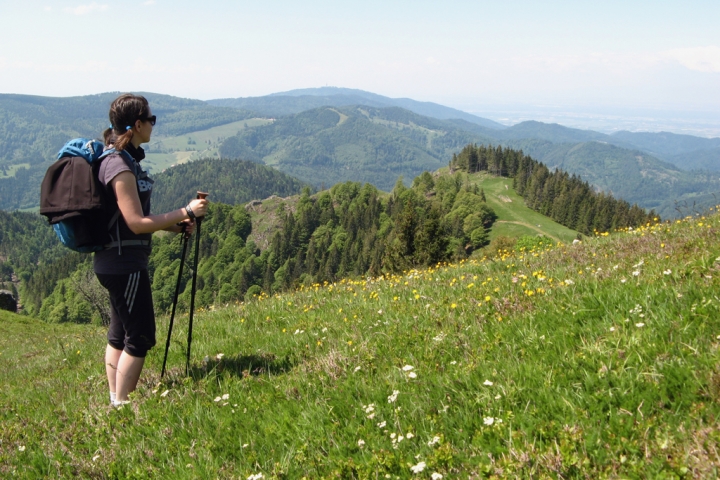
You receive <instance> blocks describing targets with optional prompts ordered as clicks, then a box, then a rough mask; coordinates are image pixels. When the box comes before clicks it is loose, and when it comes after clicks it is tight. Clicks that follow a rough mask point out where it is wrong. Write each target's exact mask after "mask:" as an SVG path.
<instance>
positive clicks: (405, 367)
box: [402, 365, 415, 372]
mask: <svg viewBox="0 0 720 480" xmlns="http://www.w3.org/2000/svg"><path fill="white" fill-rule="evenodd" d="M413 368H415V367H413V366H412V365H405V366H404V367H403V368H402V369H403V371H404V372H409V371H410V370H412V369H413Z"/></svg>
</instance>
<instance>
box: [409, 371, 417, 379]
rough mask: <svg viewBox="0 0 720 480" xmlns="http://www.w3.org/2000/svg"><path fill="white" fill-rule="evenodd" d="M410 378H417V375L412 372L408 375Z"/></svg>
mask: <svg viewBox="0 0 720 480" xmlns="http://www.w3.org/2000/svg"><path fill="white" fill-rule="evenodd" d="M408 377H410V378H417V373H415V372H410V373H408Z"/></svg>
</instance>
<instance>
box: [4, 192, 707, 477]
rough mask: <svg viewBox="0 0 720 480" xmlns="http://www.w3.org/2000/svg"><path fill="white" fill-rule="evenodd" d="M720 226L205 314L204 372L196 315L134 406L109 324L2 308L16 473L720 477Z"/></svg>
mask: <svg viewBox="0 0 720 480" xmlns="http://www.w3.org/2000/svg"><path fill="white" fill-rule="evenodd" d="M486 194H487V193H486ZM719 233H720V216H718V215H717V214H712V215H710V216H707V217H694V218H688V219H686V220H683V221H679V222H678V223H674V224H661V225H654V226H647V227H645V228H642V229H638V230H635V231H632V232H625V233H617V234H613V235H610V236H609V237H599V238H594V239H588V240H587V241H585V242H584V243H582V244H579V245H562V246H557V247H555V248H552V249H547V250H542V251H531V252H524V253H515V254H509V253H508V254H505V255H502V256H501V257H498V258H494V259H484V260H476V261H467V262H463V263H461V264H458V265H438V266H437V267H433V268H430V269H427V270H423V271H411V272H406V274H404V275H401V276H391V277H383V278H376V279H366V280H362V281H356V282H353V281H344V282H340V283H338V284H333V285H316V286H313V287H311V288H306V289H304V290H302V291H298V292H294V293H292V294H287V295H281V296H277V297H272V298H265V297H263V298H259V299H257V300H256V301H253V302H249V303H246V304H239V305H230V306H227V307H226V308H223V309H220V310H218V311H204V312H198V315H197V316H196V321H195V328H194V336H193V354H192V356H193V362H192V371H191V376H190V377H189V378H187V377H185V375H184V371H183V370H184V369H183V368H182V367H183V366H184V355H185V351H184V345H185V338H186V333H187V332H186V331H184V329H185V326H186V323H187V322H186V319H185V318H182V317H181V318H180V319H179V320H178V321H177V322H178V323H176V329H175V332H174V339H173V343H172V346H171V354H170V358H169V365H170V366H171V370H170V374H169V376H168V377H166V379H165V382H163V383H160V382H159V371H160V366H161V363H162V356H163V349H162V348H161V347H157V348H156V349H154V350H153V351H151V353H150V355H149V356H148V359H147V363H146V371H145V374H144V375H143V379H142V381H141V385H140V386H139V389H138V391H137V392H136V393H135V394H134V396H133V403H132V404H131V405H129V406H125V407H123V408H121V409H119V410H114V409H111V408H109V407H108V406H107V402H108V400H107V391H106V390H107V387H106V385H105V379H104V367H103V365H102V352H103V350H104V332H103V331H102V330H100V329H97V328H93V327H82V326H69V325H46V324H43V323H40V322H34V321H31V320H28V319H18V317H17V316H6V315H3V316H2V317H0V320H1V321H0V352H1V354H0V372H2V373H0V379H1V380H2V385H3V388H2V389H0V475H2V476H7V477H9V476H12V475H15V476H19V477H24V478H35V477H45V476H52V477H62V478H70V477H78V476H80V477H101V478H103V477H122V478H128V477H133V478H144V477H157V478H160V477H164V478H216V477H218V478H243V479H245V478H248V477H250V476H251V475H259V474H262V475H263V478H301V477H306V478H387V476H389V478H411V477H412V478H440V477H438V475H443V478H455V477H463V478H464V477H471V478H474V477H481V476H483V477H484V476H488V477H490V476H495V477H526V478H538V477H562V478H608V477H610V478H655V477H658V478H676V477H694V478H715V477H717V476H718V473H719V470H720V458H719V457H718V451H719V449H720V427H718V414H720V402H719V400H720V298H718V293H717V292H718V288H719V287H720V243H719V242H718V234H719ZM166 330H167V321H166V319H160V322H159V327H158V333H159V335H158V345H164V332H166ZM433 474H435V476H434V477H431V476H432V475H433ZM253 478H260V477H257V476H255V477H253Z"/></svg>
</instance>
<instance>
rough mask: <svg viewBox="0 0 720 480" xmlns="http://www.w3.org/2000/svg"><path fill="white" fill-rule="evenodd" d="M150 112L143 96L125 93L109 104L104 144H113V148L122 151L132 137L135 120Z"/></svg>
mask: <svg viewBox="0 0 720 480" xmlns="http://www.w3.org/2000/svg"><path fill="white" fill-rule="evenodd" d="M148 113H150V105H149V104H148V101H147V99H146V98H145V97H143V96H140V95H133V94H132V93H125V94H123V95H120V96H119V97H118V98H116V99H115V100H114V101H113V102H112V104H111V105H110V113H109V114H108V116H109V117H110V125H111V126H110V128H108V129H107V130H105V132H103V136H104V137H105V145H109V144H111V143H112V144H113V145H114V147H115V150H117V151H122V150H124V149H125V146H126V145H127V144H128V143H130V140H132V138H133V131H132V128H133V127H134V126H135V121H136V120H137V119H139V118H145V117H147V116H148ZM128 127H130V128H128Z"/></svg>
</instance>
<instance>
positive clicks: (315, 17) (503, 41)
mask: <svg viewBox="0 0 720 480" xmlns="http://www.w3.org/2000/svg"><path fill="white" fill-rule="evenodd" d="M719 19H720V1H718V0H712V1H710V0H682V1H664V0H653V1H640V0H622V1H618V0H603V1H599V0H592V1H587V0H573V1H557V0H542V1H539V0H538V1H531V0H503V1H499V0H492V1H486V0H476V1H453V0H442V1H440V0H435V1H425V0H413V1H393V0H382V1H376V0H364V1H362V2H360V1H338V0H334V1H324V0H302V1H299V0H294V1H285V0H264V1H257V0H254V1H245V0H236V1H216V0H204V1H201V2H199V1H191V0H173V1H170V0H125V1H123V2H109V1H107V0H97V1H89V0H58V1H36V0H23V1H9V0H0V93H20V94H32V95H44V96H75V95H88V94H94V93H101V92H108V91H133V92H138V91H141V92H157V93H165V94H169V95H175V96H180V97H186V98H195V99H201V100H207V99H213V98H229V97H232V98H234V97H248V96H261V95H267V94H270V93H275V92H281V91H287V90H292V89H296V88H309V87H321V86H337V87H347V88H358V89H362V90H366V91H370V92H373V93H378V94H381V95H386V96H389V97H408V98H413V99H415V100H421V101H432V102H437V103H441V104H444V105H448V106H453V107H456V108H460V109H462V110H465V111H470V112H471V113H475V114H478V115H481V116H486V117H488V118H497V119H504V120H505V121H506V123H512V122H514V121H518V120H519V119H523V118H526V117H528V118H529V117H532V116H534V117H535V118H536V119H543V118H544V119H548V118H565V119H570V118H574V121H575V122H576V123H577V122H580V123H582V121H583V120H582V119H583V118H584V119H585V120H586V121H588V122H590V123H591V124H592V123H593V121H592V120H588V119H592V118H595V117H602V118H603V119H605V120H607V119H611V118H618V119H621V120H627V121H631V123H632V121H635V120H629V119H636V120H637V122H640V123H642V121H643V119H644V121H646V122H647V121H652V120H653V119H654V120H660V119H665V121H674V122H675V125H676V126H677V125H680V124H682V123H683V122H685V124H687V125H689V124H697V125H701V124H702V125H706V126H707V125H710V126H711V127H709V128H711V129H712V128H715V127H717V134H718V136H720V27H718V20H719ZM541 117H542V118H541ZM568 121H570V120H568ZM560 123H562V122H560ZM566 123H567V122H566ZM656 123H657V122H656ZM712 126H715V127H712ZM677 128H680V127H677ZM698 128H700V127H698ZM706 133H707V132H706ZM706 136H708V135H706Z"/></svg>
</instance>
